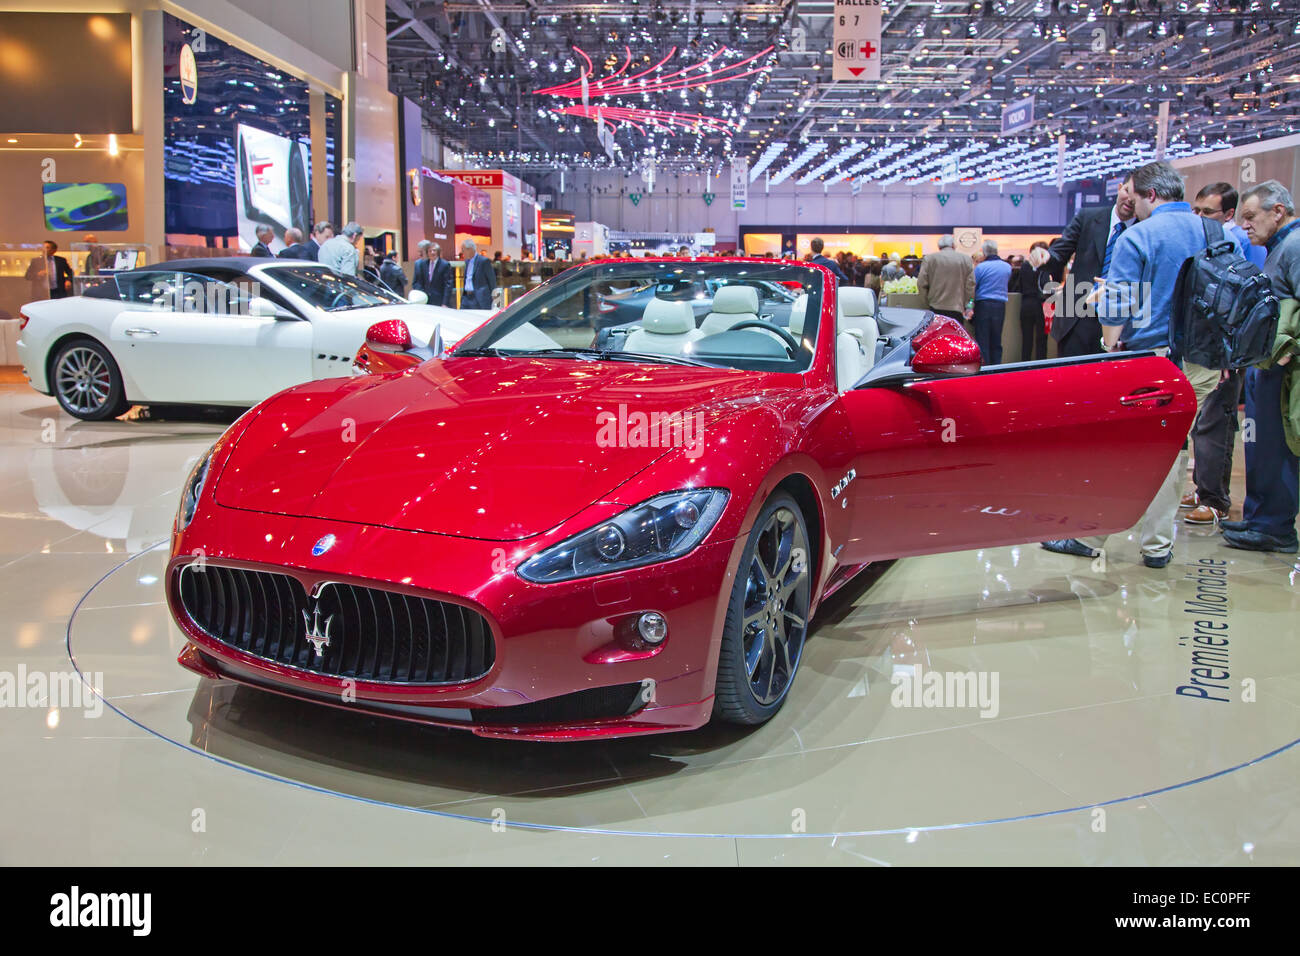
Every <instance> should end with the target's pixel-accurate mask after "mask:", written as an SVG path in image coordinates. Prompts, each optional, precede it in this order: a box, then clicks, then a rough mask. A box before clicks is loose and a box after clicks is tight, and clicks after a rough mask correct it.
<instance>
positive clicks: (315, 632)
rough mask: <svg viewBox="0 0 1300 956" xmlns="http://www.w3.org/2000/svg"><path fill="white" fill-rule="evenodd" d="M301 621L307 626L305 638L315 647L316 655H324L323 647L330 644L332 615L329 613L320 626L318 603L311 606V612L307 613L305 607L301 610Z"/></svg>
mask: <svg viewBox="0 0 1300 956" xmlns="http://www.w3.org/2000/svg"><path fill="white" fill-rule="evenodd" d="M302 623H303V624H304V625H305V626H306V628H307V640H308V642H309V643H310V644H311V646H312V647H314V648H315V649H316V656H317V657H318V658H319V657H324V656H325V648H327V647H329V646H330V625H331V624H333V623H334V615H333V614H331V615H330V616H329V617H327V618H325V627H324V628H323V629H322V628H321V623H320V605H319V604H318V605H316V606H315V607H313V608H312V610H311V614H310V615H308V613H307V610H306V608H304V609H303V612H302Z"/></svg>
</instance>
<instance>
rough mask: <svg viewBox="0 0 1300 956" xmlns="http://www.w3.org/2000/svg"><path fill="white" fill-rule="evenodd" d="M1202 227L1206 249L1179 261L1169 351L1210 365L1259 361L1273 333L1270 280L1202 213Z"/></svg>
mask: <svg viewBox="0 0 1300 956" xmlns="http://www.w3.org/2000/svg"><path fill="white" fill-rule="evenodd" d="M1211 223H1213V224H1214V231H1215V232H1216V233H1217V236H1211V234H1210V224H1211ZM1201 228H1202V229H1203V230H1204V231H1205V251H1204V252H1198V253H1196V255H1194V256H1190V257H1189V258H1188V259H1187V260H1186V261H1185V262H1184V263H1183V267H1182V269H1181V270H1180V271H1179V273H1178V282H1177V284H1176V285H1175V286H1174V301H1173V315H1174V322H1173V332H1174V340H1173V351H1174V354H1175V355H1177V356H1180V357H1181V358H1182V359H1184V360H1185V361H1188V362H1195V363H1196V364H1197V365H1203V366H1205V367H1206V368H1214V369H1237V368H1245V367H1246V366H1248V365H1255V364H1258V363H1259V362H1262V361H1264V360H1265V359H1267V358H1268V357H1269V356H1270V355H1272V354H1273V339H1274V338H1276V336H1277V323H1278V299H1277V296H1276V295H1274V294H1273V283H1272V282H1271V281H1270V280H1269V278H1268V276H1267V275H1265V274H1264V272H1263V270H1262V269H1260V268H1259V266H1257V265H1255V264H1254V263H1253V262H1251V261H1250V260H1249V259H1246V258H1243V257H1242V256H1241V255H1240V254H1239V253H1238V252H1237V244H1236V242H1234V241H1233V240H1232V238H1231V237H1229V236H1227V235H1226V234H1225V233H1224V231H1223V226H1222V225H1220V224H1219V223H1218V222H1216V221H1215V220H1212V219H1206V218H1204V217H1202V219H1201Z"/></svg>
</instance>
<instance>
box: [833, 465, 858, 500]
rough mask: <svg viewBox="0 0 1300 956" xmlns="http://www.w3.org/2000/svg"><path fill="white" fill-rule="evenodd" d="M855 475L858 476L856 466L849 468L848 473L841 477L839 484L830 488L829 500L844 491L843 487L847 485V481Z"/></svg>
mask: <svg viewBox="0 0 1300 956" xmlns="http://www.w3.org/2000/svg"><path fill="white" fill-rule="evenodd" d="M856 477H858V470H857V469H856V468H850V469H849V473H848V474H847V475H845V476H844V477H843V478H841V479H840V481H839V484H837V485H836V486H835V487H834V488H832V489H831V500H834V499H836V498H838V497H839V496H840V495H841V494H842V493H843V492H844V489H845V488H847V487H848V486H849V482H850V481H852V480H853V479H854V478H856Z"/></svg>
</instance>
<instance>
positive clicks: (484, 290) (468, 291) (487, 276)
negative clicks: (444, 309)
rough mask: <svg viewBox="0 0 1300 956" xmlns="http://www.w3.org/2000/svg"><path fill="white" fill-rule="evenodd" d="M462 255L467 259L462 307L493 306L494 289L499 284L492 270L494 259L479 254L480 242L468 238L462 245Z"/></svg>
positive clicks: (461, 298) (461, 299)
mask: <svg viewBox="0 0 1300 956" xmlns="http://www.w3.org/2000/svg"><path fill="white" fill-rule="evenodd" d="M460 257H461V258H462V259H464V260H465V284H464V287H463V288H462V289H461V296H460V307H461V308H462V309H490V308H492V290H493V289H495V288H496V286H497V276H496V273H495V272H494V271H493V270H492V260H491V259H489V258H488V257H487V256H483V255H479V251H478V244H477V243H476V242H474V240H473V239H466V240H465V242H464V243H463V244H462V245H461V247H460Z"/></svg>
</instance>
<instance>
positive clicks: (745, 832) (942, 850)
mask: <svg viewBox="0 0 1300 956" xmlns="http://www.w3.org/2000/svg"><path fill="white" fill-rule="evenodd" d="M222 427H223V426H222V423H221V421H220V420H219V419H216V418H211V417H204V416H202V415H195V414H190V415H188V416H185V417H182V418H179V419H173V420H170V421H168V420H139V421H118V422H109V423H107V424H93V425H92V424H85V423H76V422H74V421H73V420H72V419H69V418H68V417H66V416H64V415H61V414H58V411H57V408H56V407H55V405H54V403H53V401H52V400H49V399H46V398H44V397H43V396H39V395H36V394H35V393H33V392H31V391H30V390H29V389H27V388H26V386H24V385H19V384H9V385H0V455H2V459H0V528H2V529H3V537H2V538H0V567H2V570H0V607H2V608H3V618H2V623H0V672H9V673H11V674H17V673H18V672H19V669H20V668H25V669H26V671H27V672H28V673H31V672H36V671H43V672H47V673H48V672H55V673H59V672H62V673H68V672H70V669H71V667H72V664H71V663H70V660H69V649H70V650H71V655H72V657H73V658H74V659H75V662H76V666H77V667H78V668H79V669H80V670H81V671H82V672H84V673H88V674H96V673H102V675H103V678H102V680H103V688H104V693H105V696H106V698H107V700H108V704H109V706H108V707H106V708H102V713H101V714H99V715H98V716H92V714H94V712H95V707H94V706H90V707H89V708H81V709H78V708H76V707H72V708H68V707H65V708H63V709H60V710H52V709H51V708H50V707H48V706H47V705H46V703H45V702H44V701H42V702H39V703H38V705H37V706H30V707H28V706H20V707H12V706H10V707H0V767H3V768H4V778H5V785H4V786H3V787H2V788H0V863H36V864H72V863H103V864H113V863H209V864H221V863H246V862H247V863H314V862H320V863H340V862H346V863H417V864H418V863H483V864H490V863H507V862H516V861H523V862H538V863H589V862H596V863H623V862H634V863H655V862H669V863H691V862H700V863H721V864H737V863H739V864H764V863H851V864H888V865H897V864H935V863H959V864H962V863H972V864H973V863H994V864H1014V863H1049V864H1051V863H1063V864H1133V865H1148V864H1252V863H1254V864H1291V865H1294V864H1296V863H1300V746H1295V744H1296V742H1297V738H1300V634H1297V627H1296V623H1295V622H1296V612H1297V610H1298V609H1300V590H1298V587H1300V569H1298V568H1297V567H1293V563H1292V562H1290V561H1287V560H1284V559H1283V558H1282V557H1279V556H1274V555H1260V554H1249V553H1243V552H1237V551H1229V550H1227V549H1225V548H1223V547H1222V546H1220V545H1219V544H1218V543H1217V537H1216V536H1214V535H1212V534H1209V533H1206V532H1204V531H1199V532H1198V531H1194V530H1188V529H1187V528H1186V527H1185V526H1181V527H1180V530H1179V540H1178V543H1177V546H1176V551H1175V561H1174V563H1173V564H1171V565H1170V566H1169V567H1168V568H1167V569H1165V570H1163V571H1150V570H1147V569H1145V568H1143V567H1142V566H1141V563H1140V559H1139V557H1138V551H1137V545H1136V543H1135V542H1134V541H1132V540H1120V539H1118V538H1117V539H1113V541H1112V553H1111V554H1110V555H1109V556H1108V558H1109V560H1108V562H1107V564H1106V567H1105V569H1101V568H1093V567H1092V566H1091V565H1090V563H1089V562H1087V561H1081V560H1078V559H1071V558H1066V557H1060V556H1056V555H1052V554H1048V553H1047V552H1044V551H1041V550H1040V549H1038V548H1037V547H1034V546H1026V547H1019V548H1000V549H996V550H991V551H987V552H965V553H961V554H955V555H945V556H937V557H928V558H918V559H910V560H905V561H899V562H896V563H893V564H892V565H888V566H885V567H883V568H880V569H877V570H873V572H872V573H871V574H870V575H869V580H867V581H865V582H862V583H861V584H855V585H854V586H853V587H852V588H851V593H849V594H846V595H845V594H842V595H840V596H839V597H837V599H835V600H834V601H833V602H832V606H830V607H828V608H826V609H825V610H824V611H823V613H822V615H821V616H820V617H819V619H818V621H817V622H816V627H815V631H814V634H813V636H812V638H811V641H810V643H809V645H808V650H807V654H806V656H805V659H804V664H803V667H802V670H801V672H800V675H799V680H798V682H797V684H796V687H795V689H794V692H793V697H792V699H791V700H790V701H789V703H788V704H787V705H786V707H785V709H784V710H783V711H782V713H781V714H780V715H779V716H778V718H777V719H776V720H775V721H774V722H773V723H771V724H770V725H769V726H767V727H764V728H761V729H759V730H757V731H753V732H749V733H740V732H736V731H732V730H725V729H719V728H707V729H705V730H702V731H699V732H696V733H693V734H686V735H678V736H662V737H653V738H646V739H642V740H632V741H620V742H613V743H589V744H581V745H541V744H521V743H510V742H500V741H489V740H481V739H478V738H475V737H472V736H469V735H465V734H458V733H451V732H443V731H438V730H430V729H426V728H421V727H417V726H412V725H407V724H402V723H397V722H380V721H375V720H371V719H367V718H361V717H357V716H355V715H351V714H347V713H342V712H338V711H334V710H328V709H325V708H319V707H313V706H309V705H305V704H296V703H294V702H290V701H286V700H284V699H281V698H278V697H275V696H272V695H268V694H264V693H260V692H257V691H251V690H247V689H241V688H236V687H234V686H232V685H228V684H223V683H212V682H209V681H202V680H199V679H198V678H196V677H194V676H193V675H191V674H190V673H189V672H187V671H184V670H182V669H181V668H180V667H178V666H177V665H176V663H175V658H176V654H177V652H178V651H179V650H180V646H181V645H180V637H179V634H178V632H177V630H176V629H175V628H174V627H173V626H172V625H171V624H170V622H169V620H168V617H167V614H166V611H165V607H164V605H163V603H162V595H161V592H160V584H159V576H160V574H161V570H162V567H163V562H164V558H165V544H162V542H164V541H165V539H166V537H167V535H168V531H169V528H170V525H171V521H172V516H173V514H174V511H175V505H176V500H177V493H178V488H179V486H180V484H181V482H182V480H183V478H184V476H185V474H186V472H187V470H188V468H189V466H190V464H191V463H192V462H193V461H194V459H195V458H196V456H198V455H199V454H200V452H201V451H202V450H203V449H204V448H206V447H207V445H208V444H209V443H210V442H211V441H212V440H213V439H214V437H215V436H216V435H217V434H218V433H219V432H220V431H221V429H222ZM1239 460H1240V456H1239ZM1237 481H1238V484H1240V482H1241V477H1240V475H1238V476H1237ZM1204 557H1212V558H1215V559H1219V560H1226V561H1227V562H1228V564H1227V568H1228V574H1227V581H1228V585H1227V591H1228V595H1229V599H1230V605H1231V613H1230V614H1229V616H1228V618H1227V619H1226V620H1227V621H1228V622H1229V625H1230V630H1229V631H1228V633H1229V634H1230V635H1231V641H1230V663H1229V668H1230V671H1231V674H1232V677H1231V681H1232V683H1233V686H1234V691H1233V696H1234V698H1235V699H1234V701H1233V702H1231V703H1222V702H1215V701H1205V700H1197V699H1192V698H1188V697H1180V696H1177V695H1175V693H1174V690H1175V688H1176V687H1178V686H1179V685H1180V684H1187V683H1188V682H1189V669H1190V667H1192V666H1193V664H1192V661H1191V653H1192V652H1191V647H1192V645H1191V643H1190V642H1189V641H1188V640H1187V638H1188V636H1189V635H1190V634H1191V633H1192V632H1191V630H1190V627H1191V625H1190V623H1189V622H1190V621H1191V620H1193V619H1194V617H1195V615H1192V614H1188V613H1186V605H1185V602H1187V601H1189V600H1193V599H1194V597H1195V591H1194V585H1193V583H1192V582H1191V580H1190V579H1189V578H1188V576H1187V572H1188V568H1189V564H1191V563H1192V562H1194V561H1196V560H1197V559H1200V558H1204ZM1180 638H1182V639H1183V640H1182V641H1180ZM917 667H919V668H921V669H922V671H923V672H924V671H942V672H956V671H963V672H964V671H974V672H985V673H986V674H996V675H997V677H998V680H999V685H998V687H999V694H998V697H997V704H998V709H997V713H996V715H995V716H993V715H990V716H988V717H982V716H980V712H979V711H978V710H976V709H971V708H968V707H949V708H946V709H944V708H935V707H902V706H895V704H894V703H891V696H895V695H894V694H893V691H894V686H893V685H892V684H891V676H893V675H896V674H899V675H901V674H909V673H915V668H917ZM1244 679H1251V680H1253V688H1254V693H1253V697H1254V700H1253V701H1249V702H1247V701H1243V700H1241V699H1240V698H1241V697H1242V694H1243V687H1242V681H1243V680H1244ZM1247 686H1248V687H1249V686H1250V685H1247ZM494 821H496V823H497V825H496V826H495V827H494V826H493V823H494Z"/></svg>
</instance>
